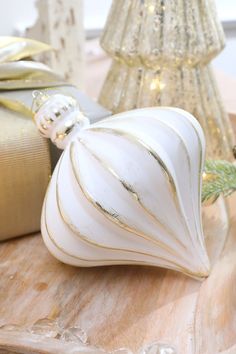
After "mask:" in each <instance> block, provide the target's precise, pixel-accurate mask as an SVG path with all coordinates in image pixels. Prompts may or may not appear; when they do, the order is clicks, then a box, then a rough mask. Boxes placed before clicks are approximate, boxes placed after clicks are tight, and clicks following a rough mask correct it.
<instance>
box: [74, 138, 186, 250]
mask: <svg viewBox="0 0 236 354" xmlns="http://www.w3.org/2000/svg"><path fill="white" fill-rule="evenodd" d="M79 142H80V143H81V144H82V145H83V147H84V148H85V149H86V150H87V151H88V152H89V153H90V154H91V155H92V156H93V157H94V158H95V159H96V160H97V161H98V162H99V163H100V164H101V166H102V167H103V168H104V169H105V170H106V171H107V172H109V173H110V174H111V175H112V176H113V177H114V178H115V179H116V180H117V181H118V182H120V184H121V186H122V187H124V189H125V190H126V191H127V192H128V193H129V194H130V195H131V197H132V198H133V199H134V200H135V201H137V202H138V204H139V205H140V207H141V208H142V210H144V212H145V213H147V214H148V216H150V217H151V218H152V219H153V221H154V222H155V223H157V224H158V226H159V227H161V228H163V229H164V230H165V231H166V232H167V233H168V234H169V235H171V236H172V237H173V239H175V240H176V241H177V243H178V244H180V245H181V246H182V247H183V248H184V249H185V250H186V246H185V245H184V244H182V243H181V242H180V241H179V239H177V238H176V237H175V235H174V234H173V231H172V230H171V229H169V227H168V226H167V225H166V224H165V223H164V222H162V221H160V220H159V219H158V218H157V217H156V216H155V215H154V214H152V212H151V211H150V210H149V209H147V208H146V207H145V205H144V204H143V202H142V201H141V198H140V197H139V195H138V193H137V192H136V191H135V190H134V189H133V188H132V187H131V186H130V185H128V184H127V183H126V182H125V181H124V180H122V178H121V177H120V176H119V175H118V174H117V173H116V172H115V171H114V170H113V168H112V167H110V166H109V165H107V164H106V163H105V162H104V161H102V160H101V159H100V158H99V157H98V156H97V155H96V154H95V153H94V151H92V150H91V149H90V148H89V147H88V145H87V144H86V143H85V142H84V141H83V140H82V139H81V138H80V139H79ZM150 237H151V236H150ZM158 242H160V241H158ZM160 246H161V244H160ZM161 247H162V248H164V249H165V250H166V251H168V252H170V253H171V254H173V250H172V249H171V248H169V247H168V246H166V245H164V244H162V246H161Z"/></svg>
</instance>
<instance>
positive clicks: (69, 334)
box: [61, 327, 88, 345]
mask: <svg viewBox="0 0 236 354" xmlns="http://www.w3.org/2000/svg"><path fill="white" fill-rule="evenodd" d="M61 339H62V340H64V341H66V342H75V343H79V344H83V345H86V344H87V343H88V336H87V334H86V332H85V331H84V330H83V329H82V328H80V327H70V328H67V329H65V330H64V331H63V332H62V334H61Z"/></svg>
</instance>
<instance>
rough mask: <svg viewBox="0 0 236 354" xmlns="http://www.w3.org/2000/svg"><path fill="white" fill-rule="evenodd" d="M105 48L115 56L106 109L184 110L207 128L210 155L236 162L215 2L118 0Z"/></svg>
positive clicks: (104, 99) (103, 94)
mask: <svg viewBox="0 0 236 354" xmlns="http://www.w3.org/2000/svg"><path fill="white" fill-rule="evenodd" d="M101 45H102V47H103V48H104V49H105V51H106V52H107V53H108V54H109V55H110V56H111V57H112V58H113V62H112V65H111V68H110V71H109V73H108V76H107V78H106V81H105V83H104V86H103V88H102V91H101V95H100V102H101V103H102V104H103V105H104V106H105V107H106V108H108V109H110V110H111V111H113V112H121V111H125V110H129V109H133V108H137V107H147V106H174V107H180V108H183V109H185V110H187V111H189V112H191V113H192V114H193V115H194V116H195V117H196V118H197V119H198V120H199V122H200V124H201V125H202V127H203V130H204V132H205V135H206V138H207V145H208V146H207V153H208V156H209V157H214V158H220V159H222V158H223V159H231V158H232V146H233V135H232V130H231V126H230V123H229V119H228V116H227V115H226V114H225V111H224V108H223V106H222V102H221V99H220V96H219V92H218V89H217V86H216V83H215V79H214V75H213V73H212V69H211V65H210V62H211V60H212V59H213V58H214V57H215V56H216V55H217V54H218V53H220V52H221V50H222V49H223V48H224V45H225V40H224V33H223V29H222V26H221V24H220V22H219V20H218V18H217V14H216V9H215V4H214V1H212V0H114V1H113V4H112V7H111V10H110V14H109V16H108V20H107V24H106V27H105V30H104V33H103V36H102V38H101Z"/></svg>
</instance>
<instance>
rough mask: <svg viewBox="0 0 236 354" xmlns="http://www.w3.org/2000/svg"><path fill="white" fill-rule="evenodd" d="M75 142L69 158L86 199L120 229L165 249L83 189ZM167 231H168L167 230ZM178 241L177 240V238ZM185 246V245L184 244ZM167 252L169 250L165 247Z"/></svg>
mask: <svg viewBox="0 0 236 354" xmlns="http://www.w3.org/2000/svg"><path fill="white" fill-rule="evenodd" d="M74 156H75V142H72V144H71V146H70V159H71V165H72V168H73V171H74V175H75V178H76V180H77V182H78V184H79V186H80V188H81V191H82V192H83V194H84V196H85V197H86V199H87V200H88V201H89V202H90V203H91V204H92V205H93V206H94V207H95V208H96V209H97V210H99V211H100V212H101V213H102V214H103V215H104V216H105V217H106V218H107V219H109V220H110V221H111V222H113V223H115V224H116V225H118V226H120V227H121V228H122V229H124V230H126V231H128V232H131V233H133V234H135V235H137V236H139V237H142V238H144V239H145V240H148V241H150V242H152V243H154V244H155V245H157V246H158V247H162V248H164V249H166V247H167V246H166V245H163V244H162V243H160V241H158V240H156V239H154V238H153V237H152V236H149V235H147V234H146V233H144V232H142V231H140V230H136V229H134V228H132V227H130V226H129V225H127V224H125V223H124V222H123V221H122V220H120V218H119V217H118V215H117V214H116V213H111V212H110V211H109V210H107V209H106V208H104V207H103V206H102V205H101V204H100V203H99V202H98V201H95V200H94V199H93V197H92V196H91V194H90V193H89V192H88V191H87V190H86V189H85V187H84V185H83V182H82V180H81V178H80V173H79V171H78V167H77V164H76V161H75V157H74ZM167 233H168V232H167ZM177 241H178V242H179V240H177ZM184 247H185V246H184ZM167 250H168V251H169V252H170V250H169V249H167ZM171 253H172V254H174V255H175V256H178V254H177V253H175V251H174V252H173V251H171Z"/></svg>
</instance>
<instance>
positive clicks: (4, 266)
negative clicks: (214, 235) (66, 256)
mask: <svg viewBox="0 0 236 354" xmlns="http://www.w3.org/2000/svg"><path fill="white" fill-rule="evenodd" d="M235 202H236V197H231V200H230V203H231V207H230V208H231V210H232V211H233V209H234V205H235ZM231 214H232V216H231V219H232V226H231V231H230V234H229V238H228V241H227V244H226V247H225V250H224V252H223V255H222V257H221V258H220V260H219V261H218V262H217V263H216V265H215V266H214V269H213V271H212V273H211V275H210V277H209V278H208V279H207V280H205V281H204V282H203V283H201V282H198V281H196V280H193V279H190V278H188V277H186V276H184V275H181V274H179V273H175V272H173V271H168V270H163V269H158V268H151V267H141V266H110V267H98V268H74V267H70V266H67V265H64V264H62V263H60V262H58V261H57V260H55V259H54V258H53V257H52V256H51V255H50V254H49V253H48V251H47V249H46V248H45V246H44V244H43V241H42V238H41V237H40V235H33V236H28V237H24V238H21V239H15V240H12V241H9V242H5V243H2V244H1V245H0V289H1V293H0V325H4V324H12V323H14V324H18V325H24V326H30V325H31V324H33V323H34V322H35V321H37V320H38V319H40V318H45V317H48V318H51V319H59V320H60V321H61V323H62V324H63V325H64V326H65V327H68V326H74V325H78V326H81V327H82V328H83V329H84V330H85V331H86V332H87V334H88V336H89V338H90V342H91V343H92V344H93V345H99V346H101V347H103V348H105V349H107V350H108V349H109V350H112V349H115V348H119V347H129V348H130V349H132V350H134V352H136V351H137V349H138V348H140V347H141V346H142V344H145V343H149V342H152V341H154V340H160V341H162V342H163V341H164V342H168V343H171V344H174V345H175V346H176V348H177V352H178V353H179V354H218V353H222V354H223V353H224V354H226V353H230V354H234V353H236V351H235V347H234V346H235V345H236V219H235V217H234V212H232V213H231ZM0 333H1V331H0ZM5 339H6V338H5ZM5 339H4V338H3V337H1V335H0V348H3V344H4V340H5ZM1 345H2V347H1ZM231 347H232V350H231V349H230V348H231ZM39 353H40V351H39Z"/></svg>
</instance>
